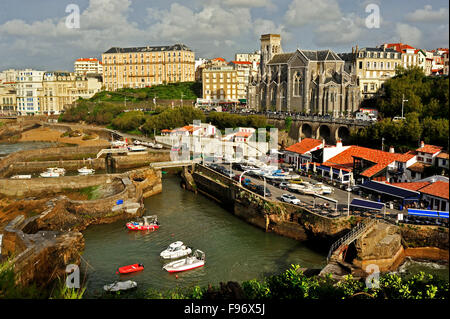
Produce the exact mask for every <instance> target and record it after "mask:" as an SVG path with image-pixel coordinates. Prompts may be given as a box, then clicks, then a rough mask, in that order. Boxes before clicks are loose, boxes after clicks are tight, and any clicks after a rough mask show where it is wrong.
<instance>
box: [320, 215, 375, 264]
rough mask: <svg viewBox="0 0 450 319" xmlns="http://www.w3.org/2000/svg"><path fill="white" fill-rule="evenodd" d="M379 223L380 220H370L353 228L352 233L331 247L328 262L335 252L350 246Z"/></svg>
mask: <svg viewBox="0 0 450 319" xmlns="http://www.w3.org/2000/svg"><path fill="white" fill-rule="evenodd" d="M377 222H378V220H376V219H373V218H369V221H366V222H361V223H359V224H358V225H357V226H355V227H353V228H352V230H351V231H349V232H348V233H347V234H345V235H344V236H342V237H341V238H339V239H338V240H337V241H336V242H334V243H333V245H331V248H330V250H329V251H328V255H327V262H328V261H329V260H330V257H331V255H332V254H333V252H334V251H335V250H337V249H338V248H339V247H341V246H343V245H349V244H350V243H352V242H353V241H354V240H356V239H357V238H358V237H360V236H361V235H362V234H364V233H365V232H366V231H367V230H368V229H369V228H370V227H372V226H373V225H374V224H375V223H377Z"/></svg>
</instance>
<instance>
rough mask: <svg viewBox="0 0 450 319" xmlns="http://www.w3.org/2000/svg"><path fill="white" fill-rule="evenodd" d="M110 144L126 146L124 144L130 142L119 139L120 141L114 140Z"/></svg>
mask: <svg viewBox="0 0 450 319" xmlns="http://www.w3.org/2000/svg"><path fill="white" fill-rule="evenodd" d="M110 144H111V146H112V147H124V146H127V144H128V143H127V142H126V141H120V140H118V141H112V142H111V143H110Z"/></svg>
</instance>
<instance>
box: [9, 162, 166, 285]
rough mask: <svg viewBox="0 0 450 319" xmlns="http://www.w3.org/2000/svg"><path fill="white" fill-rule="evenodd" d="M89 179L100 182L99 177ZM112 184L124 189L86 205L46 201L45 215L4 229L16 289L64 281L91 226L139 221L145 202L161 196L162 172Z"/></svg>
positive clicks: (124, 177) (138, 173)
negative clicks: (146, 199)
mask: <svg viewBox="0 0 450 319" xmlns="http://www.w3.org/2000/svg"><path fill="white" fill-rule="evenodd" d="M80 177H81V176H80ZM88 178H93V179H94V180H95V181H96V182H98V178H97V177H96V176H88ZM108 178H110V179H111V183H113V182H114V183H120V184H121V185H122V187H118V188H117V187H116V188H115V189H117V193H116V194H112V195H110V196H106V197H104V198H100V199H97V200H85V201H78V200H71V199H69V198H67V197H66V196H58V197H56V198H53V199H51V200H49V201H48V203H47V209H45V210H44V211H43V212H42V213H40V214H38V215H36V216H33V217H30V218H25V217H24V216H22V215H21V216H17V217H16V218H15V219H14V220H13V221H12V222H10V223H9V224H8V225H7V226H6V228H5V229H4V233H3V241H2V250H1V251H2V256H3V258H8V257H9V258H12V260H11V261H12V264H13V265H14V271H15V273H16V274H17V283H18V284H23V285H26V284H29V283H31V282H34V283H38V284H40V285H46V284H48V283H49V282H50V281H51V280H53V279H56V278H57V277H58V276H64V274H65V269H66V266H67V265H68V264H71V263H74V264H79V263H80V258H81V257H80V252H81V251H82V250H83V249H84V239H83V236H82V234H81V233H80V231H82V230H84V229H86V228H87V227H88V226H89V225H92V224H101V223H111V222H114V221H117V220H120V219H126V218H131V217H133V216H139V215H141V214H142V212H143V200H144V198H145V197H149V196H152V195H154V194H157V193H160V192H161V191H162V184H161V172H160V171H154V170H151V169H140V170H134V171H130V172H128V173H124V174H117V175H115V176H108ZM119 200H120V201H119Z"/></svg>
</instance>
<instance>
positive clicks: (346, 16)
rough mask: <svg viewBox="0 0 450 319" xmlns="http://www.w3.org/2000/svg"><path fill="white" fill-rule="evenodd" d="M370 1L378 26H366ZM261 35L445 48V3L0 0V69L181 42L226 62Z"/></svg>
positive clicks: (347, 47) (288, 46)
mask: <svg viewBox="0 0 450 319" xmlns="http://www.w3.org/2000/svg"><path fill="white" fill-rule="evenodd" d="M69 4H76V5H77V6H78V7H79V9H80V14H81V16H80V28H79V29H68V28H67V27H66V25H65V21H66V17H67V16H68V13H66V11H65V9H66V6H67V5H69ZM369 4H376V5H377V6H378V8H379V10H380V18H381V20H380V27H379V28H372V29H369V28H367V25H366V18H367V16H368V15H369V14H370V13H367V12H366V7H367V5H369ZM263 33H280V34H281V35H282V46H283V50H284V51H285V52H289V51H293V50H295V49H296V48H297V47H299V48H303V49H332V50H335V51H336V52H350V51H351V48H352V46H356V45H358V46H359V47H365V46H377V45H380V44H382V43H384V42H400V41H402V42H404V43H408V44H410V45H412V46H415V47H418V48H425V49H434V48H436V47H448V46H449V44H448V41H449V40H448V39H449V4H448V1H443V0H433V1H420V0H409V1H407V0H397V1H394V0H392V1H387V0H345V1H344V0H281V1H277V0H190V1H186V0H183V1H182V0H178V1H167V0H158V1H156V0H67V1H66V0H20V1H17V0H2V1H1V3H0V70H3V69H7V68H25V67H31V68H36V69H41V70H69V71H70V70H72V69H73V61H74V60H75V59H77V58H79V57H99V56H100V55H101V53H102V52H104V51H106V50H108V49H109V48H110V47H112V46H122V47H127V46H146V45H164V44H172V43H184V44H186V45H188V46H189V47H190V48H191V49H192V50H194V51H195V52H196V57H204V58H213V57H217V56H221V57H224V58H225V59H227V60H230V59H232V58H233V57H234V54H235V53H236V52H251V51H254V50H257V49H258V48H259V37H260V35H261V34H263Z"/></svg>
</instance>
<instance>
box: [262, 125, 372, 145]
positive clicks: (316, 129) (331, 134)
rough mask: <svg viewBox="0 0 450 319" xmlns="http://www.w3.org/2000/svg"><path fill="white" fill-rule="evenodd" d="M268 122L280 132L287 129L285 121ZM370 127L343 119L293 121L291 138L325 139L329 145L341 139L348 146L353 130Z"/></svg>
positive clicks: (290, 132) (290, 131)
mask: <svg viewBox="0 0 450 319" xmlns="http://www.w3.org/2000/svg"><path fill="white" fill-rule="evenodd" d="M267 122H268V124H270V125H273V126H275V127H276V128H278V129H279V130H283V129H285V128H286V122H285V120H284V119H267ZM368 125H370V124H369V123H363V122H359V121H358V122H357V121H349V120H342V119H340V120H339V119H338V120H331V119H330V120H324V119H321V120H319V121H314V120H298V119H293V120H292V124H291V128H290V130H289V137H290V138H292V139H293V140H296V141H298V139H299V138H300V137H301V138H305V137H310V138H315V139H325V142H326V143H327V144H335V143H336V141H337V140H338V139H341V140H342V142H343V144H344V145H345V144H348V141H349V138H350V131H351V130H359V129H363V128H364V127H366V126H368ZM346 142H347V143H346Z"/></svg>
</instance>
